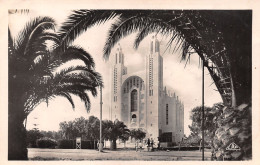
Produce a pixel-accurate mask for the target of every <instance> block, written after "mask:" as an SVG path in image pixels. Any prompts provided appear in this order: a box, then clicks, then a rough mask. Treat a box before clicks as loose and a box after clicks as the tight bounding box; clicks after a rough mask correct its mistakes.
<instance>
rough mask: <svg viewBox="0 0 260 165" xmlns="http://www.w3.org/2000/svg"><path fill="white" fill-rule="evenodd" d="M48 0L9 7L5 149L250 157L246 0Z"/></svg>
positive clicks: (70, 155)
mask: <svg viewBox="0 0 260 165" xmlns="http://www.w3.org/2000/svg"><path fill="white" fill-rule="evenodd" d="M75 3H76V2H75ZM96 3H97V2H96ZM49 5H50V6H51V7H50V8H46V7H42V8H32V7H28V8H23V9H22V8H6V12H8V18H7V20H8V22H7V27H5V28H4V30H5V33H6V36H7V37H8V39H7V41H8V43H7V44H6V45H8V48H7V47H3V46H2V47H1V48H3V49H6V50H7V49H8V52H7V51H6V53H7V54H6V55H5V56H6V58H7V62H6V66H7V68H6V69H7V72H6V75H7V77H6V82H7V84H6V85H7V86H6V87H5V88H6V91H7V95H6V96H5V97H6V98H5V99H6V100H7V102H6V106H5V107H6V108H7V109H5V108H2V111H6V112H5V113H6V114H7V115H5V116H4V117H3V118H4V120H5V121H3V122H5V125H6V126H7V127H5V129H3V131H5V132H6V133H5V135H6V144H5V146H6V148H5V153H6V154H5V158H4V159H5V161H7V162H13V161H30V162H36V161H81V162H82V161H101V162H104V163H105V161H127V162H129V161H130V162H131V161H140V162H143V161H146V162H147V161H152V162H158V161H159V162H160V161H161V162H162V161H167V162H170V163H174V162H177V161H189V162H191V161H207V162H208V163H210V162H212V161H222V162H223V161H224V162H227V161H233V162H236V161H243V162H245V161H246V162H249V163H253V162H252V161H253V160H254V159H255V158H256V157H254V156H255V153H254V152H255V150H254V149H253V147H257V146H258V147H260V146H259V143H258V142H257V143H256V141H259V138H258V139H255V140H254V138H253V134H254V131H255V133H257V132H259V126H258V124H257V123H255V121H254V120H253V116H254V114H255V112H254V111H258V108H259V107H257V106H259V100H258V99H257V98H258V97H256V99H254V98H253V96H255V94H253V92H256V94H259V87H257V88H254V86H259V84H255V83H254V82H253V80H254V79H253V75H255V74H254V73H255V72H256V71H257V70H256V69H258V70H259V68H256V66H257V67H259V66H258V64H257V63H255V62H254V60H257V59H255V58H253V57H255V56H253V47H254V46H256V45H255V44H254V40H253V36H254V33H253V22H254V10H253V9H252V8H246V9H245V8H242V9H240V8H237V9H233V8H232V9H213V8H205V9H204V8H203V9H196V8H194V9H189V8H181V9H180V8H176V9H175V8H174V6H169V7H168V8H165V9H164V8H156V7H151V8H141V9H136V8H126V7H127V6H124V7H122V8H113V7H110V8H105V9H104V8H91V7H90V8H88V7H87V5H85V6H84V5H82V6H81V7H80V8H77V9H75V8H73V7H71V8H67V7H66V8H63V9H61V8H55V6H52V4H51V3H50V4H49ZM16 7H17V5H16ZM258 30H259V29H258ZM258 36H259V35H258ZM258 43H259V41H258ZM258 53H259V52H258ZM258 60H259V59H258ZM258 74H259V73H258ZM1 77H2V76H1ZM254 78H255V79H257V80H258V79H259V75H257V76H255V77H254ZM256 82H257V83H259V82H258V81H256ZM254 89H255V90H254ZM255 105H256V106H255ZM256 116H257V117H259V112H258V114H256V115H255V117H256ZM254 119H255V118H254ZM256 122H258V123H259V121H256ZM253 127H254V129H253ZM253 130H254V131H253ZM1 131H2V129H1ZM256 136H259V134H258V135H256Z"/></svg>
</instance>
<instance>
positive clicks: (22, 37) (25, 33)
mask: <svg viewBox="0 0 260 165" xmlns="http://www.w3.org/2000/svg"><path fill="white" fill-rule="evenodd" d="M45 22H46V23H55V21H54V20H53V19H52V18H50V17H37V18H35V19H33V20H32V21H29V22H28V23H27V24H26V25H25V27H24V29H23V30H21V31H20V32H19V34H18V37H17V38H16V39H15V41H16V42H15V49H16V52H17V53H19V54H24V52H25V49H26V45H27V43H28V41H29V38H30V35H31V34H32V32H33V31H34V30H35V28H37V27H38V26H39V25H40V24H42V23H45ZM51 26H52V25H51Z"/></svg>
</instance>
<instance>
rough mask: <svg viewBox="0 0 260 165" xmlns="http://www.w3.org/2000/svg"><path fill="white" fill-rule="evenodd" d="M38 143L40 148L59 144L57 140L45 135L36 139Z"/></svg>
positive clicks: (53, 146)
mask: <svg viewBox="0 0 260 165" xmlns="http://www.w3.org/2000/svg"><path fill="white" fill-rule="evenodd" d="M36 145H37V147H38V148H55V146H57V141H56V140H54V139H51V138H46V137H45V138H40V139H38V140H36Z"/></svg>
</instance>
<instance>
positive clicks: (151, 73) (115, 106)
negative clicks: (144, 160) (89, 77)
mask: <svg viewBox="0 0 260 165" xmlns="http://www.w3.org/2000/svg"><path fill="white" fill-rule="evenodd" d="M112 60H113V61H112V63H113V67H112V85H111V98H112V99H111V114H110V116H111V120H115V119H118V120H120V121H123V122H124V123H125V124H126V125H127V126H128V128H130V129H131V128H142V129H144V130H145V131H146V135H147V138H148V137H149V138H153V139H154V140H158V138H159V137H160V141H164V142H175V143H177V142H179V141H180V140H181V139H182V137H183V136H184V121H183V119H184V105H183V103H182V102H181V101H180V100H179V99H178V96H176V95H175V93H174V94H172V93H171V92H169V91H167V90H166V87H164V88H163V57H162V56H161V55H160V43H159V41H158V40H157V39H156V37H153V38H152V40H151V42H150V50H149V54H147V56H146V61H145V67H144V69H143V70H142V71H140V72H136V73H128V72H127V67H125V66H124V54H123V51H122V48H121V47H120V45H119V46H118V48H117V50H116V53H115V54H114V55H112Z"/></svg>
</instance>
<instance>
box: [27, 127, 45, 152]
mask: <svg viewBox="0 0 260 165" xmlns="http://www.w3.org/2000/svg"><path fill="white" fill-rule="evenodd" d="M43 136H44V135H43V134H42V133H41V132H40V131H39V130H34V129H33V130H29V131H27V132H26V143H27V146H28V147H32V148H35V147H36V146H37V145H36V140H38V139H40V138H42V137H43Z"/></svg>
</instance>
